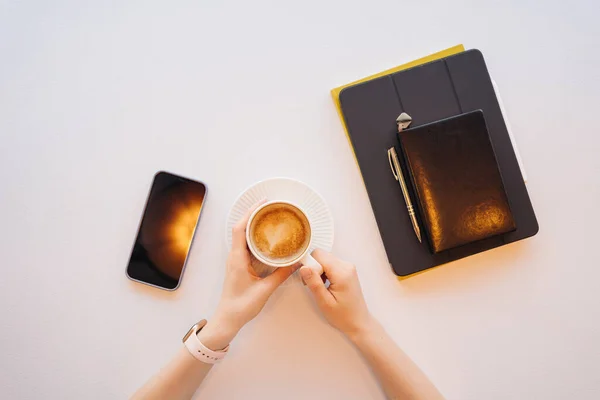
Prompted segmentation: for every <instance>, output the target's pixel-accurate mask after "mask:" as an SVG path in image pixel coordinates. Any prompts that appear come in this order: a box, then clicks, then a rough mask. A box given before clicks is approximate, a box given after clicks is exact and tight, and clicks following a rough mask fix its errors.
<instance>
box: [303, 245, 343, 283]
mask: <svg viewBox="0 0 600 400" xmlns="http://www.w3.org/2000/svg"><path fill="white" fill-rule="evenodd" d="M312 256H313V257H314V259H315V260H317V261H318V262H319V264H321V265H322V266H323V271H324V272H325V275H326V276H327V278H328V279H329V280H330V281H331V283H333V282H335V280H336V279H338V278H341V277H342V275H343V272H344V271H345V270H346V269H349V268H351V265H350V264H348V263H346V262H345V261H342V260H340V259H339V258H337V257H335V256H334V255H333V254H331V253H328V252H326V251H325V250H321V249H316V250H315V251H313V253H312Z"/></svg>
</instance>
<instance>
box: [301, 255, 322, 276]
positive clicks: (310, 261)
mask: <svg viewBox="0 0 600 400" xmlns="http://www.w3.org/2000/svg"><path fill="white" fill-rule="evenodd" d="M300 263H301V264H302V265H304V266H305V267H308V268H310V269H312V270H313V271H314V272H315V273H316V274H317V275H318V276H321V275H322V274H323V266H322V265H321V264H319V262H318V261H317V260H315V259H314V257H313V256H311V255H310V253H306V255H305V256H304V257H302V260H300Z"/></svg>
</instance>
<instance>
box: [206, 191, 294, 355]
mask: <svg viewBox="0 0 600 400" xmlns="http://www.w3.org/2000/svg"><path fill="white" fill-rule="evenodd" d="M261 204H262V202H261V203H258V204H256V205H254V206H253V207H252V208H251V209H250V210H249V211H248V212H247V213H246V215H245V216H244V217H243V218H242V219H241V220H240V221H239V222H238V223H237V224H236V225H235V226H234V228H233V241H232V246H231V252H230V253H229V258H228V259H227V268H226V272H225V283H224V284H223V293H222V294H221V300H220V301H219V305H218V307H217V310H216V312H215V315H214V316H213V318H211V319H210V320H209V321H208V324H207V325H206V326H205V327H204V328H203V329H202V330H201V331H200V332H198V338H199V339H200V341H201V342H202V343H203V344H204V345H205V346H207V347H208V348H210V349H212V350H220V349H223V348H225V347H226V346H227V345H228V344H229V343H230V342H231V340H232V339H233V338H234V337H235V335H236V334H237V333H238V331H239V330H240V329H241V328H242V327H243V326H244V325H245V324H247V323H248V322H250V321H251V320H252V319H253V318H254V317H256V316H257V315H258V313H259V312H260V311H261V310H262V309H263V307H264V306H265V304H266V303H267V300H269V297H270V296H271V294H273V292H274V291H275V289H277V288H278V287H279V285H281V284H282V283H283V282H284V281H285V280H286V279H287V278H289V277H290V275H292V274H293V273H294V271H296V269H297V268H295V267H286V268H277V269H276V270H275V271H274V272H273V273H272V274H271V275H269V276H266V277H264V278H261V277H259V276H258V275H257V274H256V272H255V271H254V268H253V267H252V264H251V257H250V251H249V250H248V246H247V244H246V226H247V225H248V220H249V218H250V215H251V214H252V212H253V211H254V210H255V209H256V208H257V207H258V206H260V205H261Z"/></svg>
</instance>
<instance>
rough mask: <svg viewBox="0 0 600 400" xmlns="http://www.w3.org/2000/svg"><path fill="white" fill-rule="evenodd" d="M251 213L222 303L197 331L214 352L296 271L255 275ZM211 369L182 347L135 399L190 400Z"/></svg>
mask: <svg viewBox="0 0 600 400" xmlns="http://www.w3.org/2000/svg"><path fill="white" fill-rule="evenodd" d="M258 205H259V204H257V205H256V206H258ZM256 206H255V207H256ZM251 212H252V210H250V211H249V212H248V213H247V214H246V216H245V217H244V218H242V219H241V220H240V221H239V222H238V223H237V225H236V226H235V227H234V228H233V243H232V247H231V253H230V254H229V258H228V260H227V268H226V272H225V282H224V284H223V293H222V294H221V300H220V301H219V305H218V307H217V310H216V311H215V314H214V316H213V317H212V318H211V319H210V320H209V321H208V323H207V324H206V326H205V327H204V328H203V329H202V330H201V331H199V332H198V339H199V340H200V342H202V344H204V346H206V347H208V348H209V349H211V350H214V351H217V350H221V349H224V348H225V347H227V345H228V344H229V343H230V342H231V341H232V340H233V338H235V336H236V335H237V333H238V332H239V331H240V329H242V327H243V326H244V325H245V324H246V323H248V322H249V321H251V320H252V319H253V318H254V317H256V316H257V315H258V313H259V312H260V311H261V310H262V308H263V307H264V305H265V304H266V302H267V300H268V299H269V297H270V296H271V294H272V293H273V292H274V291H275V289H277V287H279V285H281V284H282V283H283V282H284V281H285V280H286V279H287V278H288V277H289V276H290V275H291V274H292V273H293V272H294V271H295V269H294V268H278V269H277V270H276V271H275V272H273V273H272V274H271V275H269V276H267V277H265V278H260V277H258V276H257V275H256V273H255V272H254V269H253V268H252V265H251V264H250V253H249V251H248V248H247V246H246V225H247V223H248V218H249V217H250V214H251ZM211 368H212V364H205V363H203V362H201V361H198V360H197V359H196V358H194V357H193V356H192V355H191V354H190V353H189V352H188V350H187V349H186V348H185V347H183V346H182V348H181V349H180V350H179V351H178V352H177V354H176V355H175V357H174V358H173V359H172V360H171V362H169V364H167V365H166V366H165V367H164V368H163V369H162V371H160V372H159V373H158V374H157V375H156V376H154V377H153V378H151V379H150V380H149V381H148V382H147V383H146V384H145V385H144V386H143V387H141V388H140V389H139V390H138V391H137V392H136V393H135V394H134V395H133V397H132V399H135V400H142V399H143V400H154V399H170V400H183V399H190V398H191V397H192V396H193V395H194V392H195V391H196V389H197V388H198V386H199V385H200V383H202V381H203V380H204V378H205V377H206V375H207V374H208V372H209V371H210V369H211Z"/></svg>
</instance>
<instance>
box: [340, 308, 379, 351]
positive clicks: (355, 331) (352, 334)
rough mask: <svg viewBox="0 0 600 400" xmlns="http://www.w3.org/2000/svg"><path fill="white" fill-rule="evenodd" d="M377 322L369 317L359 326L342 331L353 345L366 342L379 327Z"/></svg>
mask: <svg viewBox="0 0 600 400" xmlns="http://www.w3.org/2000/svg"><path fill="white" fill-rule="evenodd" d="M379 326H380V325H379V322H378V321H377V320H376V319H375V318H373V317H372V316H371V315H369V316H368V317H367V318H365V319H364V320H363V322H361V323H360V324H358V325H356V326H354V327H353V328H352V329H349V330H347V331H344V332H343V333H344V335H346V337H347V338H348V339H349V340H350V341H351V342H352V343H354V344H355V345H358V344H359V343H360V342H363V341H365V340H367V339H368V338H369V337H370V336H371V335H372V334H373V333H374V332H375V331H376V330H377V329H378V327H379Z"/></svg>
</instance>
